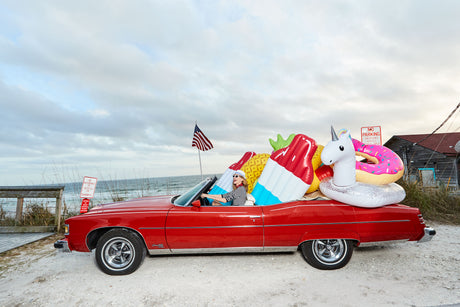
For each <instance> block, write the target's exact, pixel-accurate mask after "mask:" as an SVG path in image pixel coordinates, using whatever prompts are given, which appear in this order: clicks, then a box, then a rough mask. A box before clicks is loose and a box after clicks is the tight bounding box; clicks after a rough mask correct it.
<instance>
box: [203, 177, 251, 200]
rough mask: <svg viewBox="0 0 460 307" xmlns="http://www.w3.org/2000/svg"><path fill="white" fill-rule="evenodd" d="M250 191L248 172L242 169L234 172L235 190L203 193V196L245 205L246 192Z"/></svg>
mask: <svg viewBox="0 0 460 307" xmlns="http://www.w3.org/2000/svg"><path fill="white" fill-rule="evenodd" d="M247 191H248V181H247V180H246V174H245V173H244V172H243V171H242V170H237V171H236V172H235V174H233V191H231V192H228V193H225V194H222V195H214V194H205V193H203V194H201V198H205V197H207V198H209V199H212V200H216V201H218V202H221V203H227V202H233V203H232V204H231V205H232V206H243V205H244V203H245V202H246V193H247ZM220 205H221V204H220V203H216V202H213V206H220Z"/></svg>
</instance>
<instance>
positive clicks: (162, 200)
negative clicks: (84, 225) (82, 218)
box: [90, 196, 173, 213]
mask: <svg viewBox="0 0 460 307" xmlns="http://www.w3.org/2000/svg"><path fill="white" fill-rule="evenodd" d="M171 198H172V196H150V197H142V198H137V199H132V200H128V201H121V202H116V203H109V204H100V205H97V206H96V207H94V208H93V209H91V210H90V212H91V213H100V212H108V211H138V210H149V211H150V210H165V209H168V208H170V207H171V206H173V205H172V204H171Z"/></svg>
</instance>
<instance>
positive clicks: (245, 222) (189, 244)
mask: <svg viewBox="0 0 460 307" xmlns="http://www.w3.org/2000/svg"><path fill="white" fill-rule="evenodd" d="M165 233H166V240H167V243H168V246H169V248H170V249H171V251H172V252H173V253H174V252H226V251H230V250H229V249H241V248H244V249H241V251H243V250H244V251H261V250H262V249H263V215H262V208H260V207H257V206H198V207H197V206H187V207H181V206H174V207H173V208H172V209H171V210H170V211H169V213H168V216H167V218H166V227H165Z"/></svg>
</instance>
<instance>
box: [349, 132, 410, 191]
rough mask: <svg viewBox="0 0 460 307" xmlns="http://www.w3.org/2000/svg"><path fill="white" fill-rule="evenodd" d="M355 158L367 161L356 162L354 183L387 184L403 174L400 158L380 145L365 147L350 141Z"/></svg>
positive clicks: (362, 144)
mask: <svg viewBox="0 0 460 307" xmlns="http://www.w3.org/2000/svg"><path fill="white" fill-rule="evenodd" d="M352 141H353V146H354V147H355V152H356V155H357V156H360V157H363V158H365V159H367V161H368V162H371V163H364V162H360V161H356V181H359V182H365V183H369V184H389V183H392V182H395V181H396V180H398V179H399V178H401V177H402V175H403V174H404V164H403V162H402V160H401V158H400V157H399V156H398V155H397V154H396V153H395V152H394V151H393V150H391V149H389V148H387V147H385V146H382V145H366V144H364V143H362V142H360V141H358V140H355V139H352Z"/></svg>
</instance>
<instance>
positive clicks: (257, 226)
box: [165, 225, 264, 230]
mask: <svg viewBox="0 0 460 307" xmlns="http://www.w3.org/2000/svg"><path fill="white" fill-rule="evenodd" d="M263 227H264V225H239V226H192V227H166V228H165V229H167V230H171V229H172V230H175V229H206V228H212V229H228V228H263Z"/></svg>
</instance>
